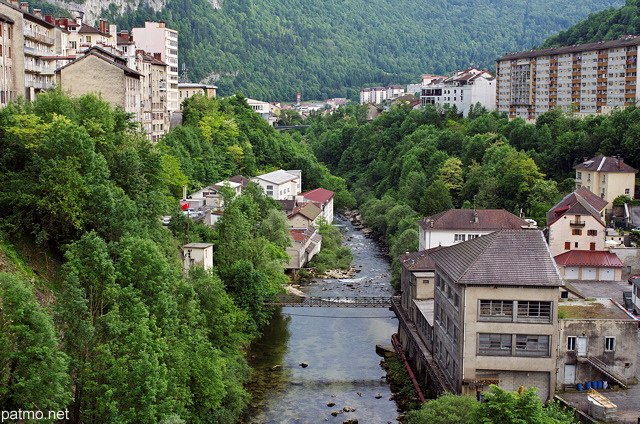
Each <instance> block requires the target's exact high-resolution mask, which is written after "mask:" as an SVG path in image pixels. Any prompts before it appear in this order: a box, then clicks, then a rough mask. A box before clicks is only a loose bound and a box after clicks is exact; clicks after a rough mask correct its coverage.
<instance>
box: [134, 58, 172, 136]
mask: <svg viewBox="0 0 640 424" xmlns="http://www.w3.org/2000/svg"><path fill="white" fill-rule="evenodd" d="M157 56H159V55H157ZM135 69H136V70H138V72H140V73H141V74H142V76H143V79H142V84H141V88H142V93H141V96H142V97H141V104H140V106H141V108H142V112H141V117H142V127H143V128H144V131H145V133H146V134H147V137H148V138H149V140H151V141H158V140H160V139H161V138H162V137H163V136H164V135H165V134H166V133H167V131H168V130H169V113H168V111H167V64H166V63H164V62H163V61H161V60H160V59H158V57H156V56H151V55H148V54H146V53H145V52H144V51H138V54H137V55H136V68H135Z"/></svg>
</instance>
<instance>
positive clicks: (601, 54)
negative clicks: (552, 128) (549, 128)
mask: <svg viewBox="0 0 640 424" xmlns="http://www.w3.org/2000/svg"><path fill="white" fill-rule="evenodd" d="M638 45H640V37H636V36H632V35H626V36H623V37H621V38H620V39H618V40H611V41H600V42H597V43H588V44H575V45H573V46H565V47H553V48H550V49H542V50H530V51H525V52H516V53H507V54H506V55H505V56H503V57H501V58H500V59H498V60H497V67H496V68H497V95H496V101H497V109H498V111H500V112H506V113H508V114H509V117H510V118H516V117H520V118H523V119H525V120H535V119H536V118H537V117H538V116H539V115H540V114H542V113H544V112H547V111H549V110H552V109H558V108H562V109H565V110H572V111H574V112H575V113H576V114H577V115H579V116H580V115H581V116H586V115H592V114H602V113H609V112H611V111H612V110H613V109H615V108H624V107H625V106H631V105H635V104H636V101H637V99H638V95H637V93H636V87H637V85H638Z"/></svg>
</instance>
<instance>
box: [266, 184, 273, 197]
mask: <svg viewBox="0 0 640 424" xmlns="http://www.w3.org/2000/svg"><path fill="white" fill-rule="evenodd" d="M267 196H273V186H272V185H268V186H267Z"/></svg>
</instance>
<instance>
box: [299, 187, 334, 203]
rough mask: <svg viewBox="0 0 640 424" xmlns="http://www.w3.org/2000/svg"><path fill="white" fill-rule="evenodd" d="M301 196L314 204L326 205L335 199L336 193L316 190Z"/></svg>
mask: <svg viewBox="0 0 640 424" xmlns="http://www.w3.org/2000/svg"><path fill="white" fill-rule="evenodd" d="M300 196H302V197H304V198H305V199H308V200H311V201H313V202H319V203H322V204H325V203H327V202H328V201H329V200H331V199H332V198H333V196H334V193H333V191H331V190H327V189H324V188H316V189H313V190H310V191H305V192H304V193H300Z"/></svg>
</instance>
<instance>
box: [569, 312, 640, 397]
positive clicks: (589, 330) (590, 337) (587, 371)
mask: <svg viewBox="0 0 640 424" xmlns="http://www.w3.org/2000/svg"><path fill="white" fill-rule="evenodd" d="M559 329H560V336H559V337H560V341H559V346H558V358H559V361H558V387H559V388H561V387H562V384H563V382H564V378H565V372H564V371H565V367H564V365H565V364H574V365H576V378H575V382H576V383H583V384H584V383H586V382H587V381H596V380H610V378H609V377H607V376H606V375H604V374H602V373H601V372H600V371H598V370H597V369H595V368H594V367H593V366H591V365H590V364H589V363H588V362H586V361H584V360H581V359H580V357H579V356H578V354H577V351H575V350H571V351H569V350H568V349H567V346H568V343H567V338H568V337H569V336H575V337H586V338H587V355H591V356H594V357H596V358H597V359H599V360H601V361H602V362H604V363H605V364H606V365H607V366H609V367H610V369H611V370H613V371H614V372H615V373H617V374H619V375H620V376H622V377H624V378H625V379H626V382H631V381H632V380H634V379H635V376H636V366H637V364H636V362H637V352H638V325H637V322H636V321H634V320H631V319H629V320H611V319H560V320H559ZM605 337H615V339H616V341H615V351H605Z"/></svg>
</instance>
